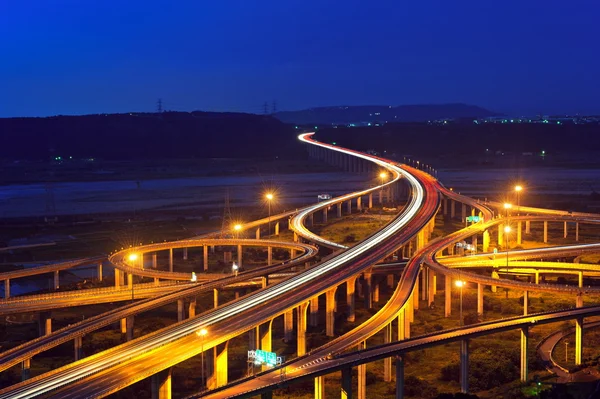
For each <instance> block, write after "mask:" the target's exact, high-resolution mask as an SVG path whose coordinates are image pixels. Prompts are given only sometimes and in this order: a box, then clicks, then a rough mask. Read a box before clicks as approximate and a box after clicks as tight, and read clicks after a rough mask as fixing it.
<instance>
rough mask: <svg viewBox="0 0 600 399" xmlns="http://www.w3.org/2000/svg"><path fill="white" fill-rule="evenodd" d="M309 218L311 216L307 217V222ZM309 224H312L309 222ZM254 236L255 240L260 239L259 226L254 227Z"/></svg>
mask: <svg viewBox="0 0 600 399" xmlns="http://www.w3.org/2000/svg"><path fill="white" fill-rule="evenodd" d="M310 216H312V214H311V215H310ZM310 219H311V218H310V217H309V218H308V220H309V223H310V222H311V221H312V220H310ZM311 226H312V224H311ZM254 238H256V239H257V240H260V227H257V228H256V232H255V233H254Z"/></svg>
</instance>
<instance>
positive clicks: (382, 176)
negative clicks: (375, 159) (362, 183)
mask: <svg viewBox="0 0 600 399" xmlns="http://www.w3.org/2000/svg"><path fill="white" fill-rule="evenodd" d="M387 177H388V175H387V173H386V172H381V173H380V174H379V178H380V179H381V187H380V189H379V203H380V204H381V206H383V183H385V179H387ZM379 215H380V216H381V210H380V211H379Z"/></svg>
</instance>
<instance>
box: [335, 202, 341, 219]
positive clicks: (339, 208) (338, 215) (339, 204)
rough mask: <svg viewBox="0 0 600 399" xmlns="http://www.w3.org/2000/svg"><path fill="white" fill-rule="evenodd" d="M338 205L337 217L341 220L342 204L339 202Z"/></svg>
mask: <svg viewBox="0 0 600 399" xmlns="http://www.w3.org/2000/svg"><path fill="white" fill-rule="evenodd" d="M336 205H337V206H336V208H337V217H338V218H341V217H342V203H341V202H338V203H337V204H336Z"/></svg>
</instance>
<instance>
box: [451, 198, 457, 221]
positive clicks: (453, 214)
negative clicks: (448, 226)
mask: <svg viewBox="0 0 600 399" xmlns="http://www.w3.org/2000/svg"><path fill="white" fill-rule="evenodd" d="M455 217H456V202H455V201H454V200H450V219H454V218H455Z"/></svg>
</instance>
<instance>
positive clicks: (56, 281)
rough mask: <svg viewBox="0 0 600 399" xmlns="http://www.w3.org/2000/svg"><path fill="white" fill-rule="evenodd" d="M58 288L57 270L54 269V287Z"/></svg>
mask: <svg viewBox="0 0 600 399" xmlns="http://www.w3.org/2000/svg"><path fill="white" fill-rule="evenodd" d="M59 288H60V281H59V276H58V270H55V271H54V289H55V290H57V289H59Z"/></svg>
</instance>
